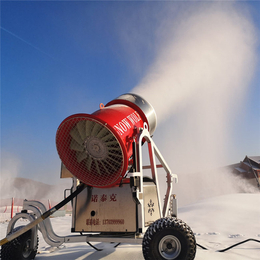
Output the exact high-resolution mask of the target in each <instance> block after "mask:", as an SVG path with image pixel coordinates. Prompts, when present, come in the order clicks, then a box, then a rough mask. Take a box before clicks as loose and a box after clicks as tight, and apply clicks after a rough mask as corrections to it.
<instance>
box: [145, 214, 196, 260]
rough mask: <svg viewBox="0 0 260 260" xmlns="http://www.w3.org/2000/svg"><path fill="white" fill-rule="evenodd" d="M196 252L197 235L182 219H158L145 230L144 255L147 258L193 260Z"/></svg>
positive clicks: (152, 259)
mask: <svg viewBox="0 0 260 260" xmlns="http://www.w3.org/2000/svg"><path fill="white" fill-rule="evenodd" d="M195 254H196V240H195V236H194V234H193V232H192V230H191V228H190V227H189V226H188V225H187V224H186V223H185V222H183V221H182V220H180V219H176V218H161V219H158V220H156V221H155V222H154V223H153V224H151V225H150V226H149V228H148V229H147V231H146V232H145V235H144V238H143V256H144V259H146V260H170V259H171V260H172V259H175V260H193V259H194V258H195Z"/></svg>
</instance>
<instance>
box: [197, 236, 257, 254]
mask: <svg viewBox="0 0 260 260" xmlns="http://www.w3.org/2000/svg"><path fill="white" fill-rule="evenodd" d="M249 241H254V242H258V243H260V240H257V239H254V238H249V239H246V240H244V241H242V242H239V243H237V244H234V245H232V246H230V247H227V248H224V249H221V250H217V251H216V252H225V251H227V250H229V249H231V248H233V247H235V246H238V245H241V244H244V243H246V242H249ZM197 246H199V247H200V248H202V249H203V250H208V248H206V247H204V246H202V245H200V244H198V243H197Z"/></svg>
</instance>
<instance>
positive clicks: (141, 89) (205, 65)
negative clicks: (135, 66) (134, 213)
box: [132, 4, 256, 191]
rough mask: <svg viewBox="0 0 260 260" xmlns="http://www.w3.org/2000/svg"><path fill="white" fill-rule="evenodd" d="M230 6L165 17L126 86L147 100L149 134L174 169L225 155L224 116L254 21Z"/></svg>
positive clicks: (233, 107)
mask: <svg viewBox="0 0 260 260" xmlns="http://www.w3.org/2000/svg"><path fill="white" fill-rule="evenodd" d="M234 6H235V5H232V4H231V5H228V7H227V5H225V8H223V6H221V5H216V4H214V5H205V6H204V5H202V6H200V7H199V8H197V9H196V11H194V10H193V11H189V12H188V11H187V12H185V13H186V14H187V15H185V14H183V15H182V16H181V18H180V19H179V20H178V21H177V22H174V24H173V25H171V22H169V23H168V25H169V26H168V27H167V35H168V36H167V39H166V40H165V42H164V45H163V46H161V49H160V50H159V52H158V53H159V54H158V56H157V58H156V60H155V62H154V64H153V65H152V66H151V67H150V69H149V70H148V73H147V75H146V76H145V77H144V78H143V80H142V81H141V82H140V84H139V85H137V86H136V87H135V88H134V89H133V90H132V92H134V93H137V94H140V95H141V96H143V97H144V98H145V99H146V100H147V101H149V102H150V103H151V104H152V105H153V106H154V108H155V111H156V114H157V117H158V129H157V131H156V137H155V138H157V139H158V140H159V143H160V145H159V148H160V149H161V151H162V153H163V155H164V157H165V159H166V161H168V162H171V161H174V165H173V166H172V165H170V166H171V168H172V169H173V170H174V172H176V173H178V174H180V173H181V174H183V173H187V172H198V171H204V170H206V169H211V168H212V167H218V166H222V165H223V163H227V162H226V161H225V160H226V159H225V158H226V157H229V158H230V155H229V156H228V154H229V152H230V151H229V148H228V146H229V145H230V141H229V140H230V136H231V134H232V132H231V131H232V120H234V118H235V116H236V115H237V113H238V112H239V108H241V106H242V105H243V102H244V99H245V96H246V91H247V87H248V84H249V82H250V79H251V78H252V75H253V72H254V68H255V63H256V62H255V58H254V57H255V56H256V54H255V52H256V46H255V45H256V40H255V29H254V26H253V25H252V23H251V22H250V19H249V17H248V15H247V14H246V13H245V12H244V11H243V12H242V11H241V10H238V9H237V8H235V7H234ZM243 156H244V155H243ZM240 159H242V158H237V160H238V161H239V160H240ZM228 163H229V164H230V163H231V162H228ZM232 163H233V162H232ZM179 177H181V176H180V175H179ZM184 185H186V189H185V190H186V191H187V183H185V184H184ZM192 185H194V183H193V184H192Z"/></svg>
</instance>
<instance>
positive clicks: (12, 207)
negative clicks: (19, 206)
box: [11, 197, 14, 219]
mask: <svg viewBox="0 0 260 260" xmlns="http://www.w3.org/2000/svg"><path fill="white" fill-rule="evenodd" d="M13 215H14V197H13V198H12V205H11V219H12V218H13Z"/></svg>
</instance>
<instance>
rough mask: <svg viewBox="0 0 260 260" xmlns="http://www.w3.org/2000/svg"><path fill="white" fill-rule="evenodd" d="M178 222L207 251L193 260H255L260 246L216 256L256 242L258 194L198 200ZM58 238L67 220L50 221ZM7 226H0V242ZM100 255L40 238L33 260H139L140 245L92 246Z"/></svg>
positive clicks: (183, 211)
mask: <svg viewBox="0 0 260 260" xmlns="http://www.w3.org/2000/svg"><path fill="white" fill-rule="evenodd" d="M179 218H181V219H182V220H184V221H185V222H187V223H188V225H190V226H191V228H192V229H193V231H194V233H195V234H196V239H197V243H198V244H200V245H202V246H204V247H206V248H208V249H209V250H203V249H200V248H199V247H198V248H197V254H196V258H195V259H197V260H209V259H210V260H233V259H234V260H247V259H249V260H250V259H252V260H258V259H260V243H256V242H253V241H251V242H248V243H246V244H243V245H240V246H238V247H235V248H233V249H231V250H229V251H227V252H223V253H220V252H216V251H217V250H220V249H224V248H227V247H229V246H231V245H233V244H235V243H238V242H240V241H243V240H246V239H248V238H253V239H257V240H260V194H259V193H258V194H232V195H223V196H219V197H214V198H210V199H207V200H202V201H199V202H197V203H194V204H191V205H189V206H185V207H182V208H180V209H179ZM51 221H52V223H53V228H54V231H55V232H56V233H57V234H58V235H69V234H70V227H71V217H70V216H66V217H60V218H53V219H51ZM6 227H7V223H2V224H0V232H1V238H3V237H4V235H5V231H6ZM93 244H95V246H96V247H98V248H101V249H103V251H95V250H94V249H92V248H91V247H89V246H88V245H87V244H86V243H74V244H66V245H63V246H61V248H60V249H54V248H50V247H49V246H48V245H47V244H46V243H45V241H43V239H42V237H41V234H40V244H39V254H38V255H37V256H36V259H37V260H45V259H46V260H47V259H52V260H84V259H88V260H91V259H93V260H94V259H95V260H96V259H106V260H109V259H111V260H112V259H120V260H123V259H125V260H127V259H131V260H133V259H135V260H138V259H143V256H142V247H141V246H140V245H129V244H121V245H119V246H118V247H116V248H114V245H115V244H105V243H93Z"/></svg>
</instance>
